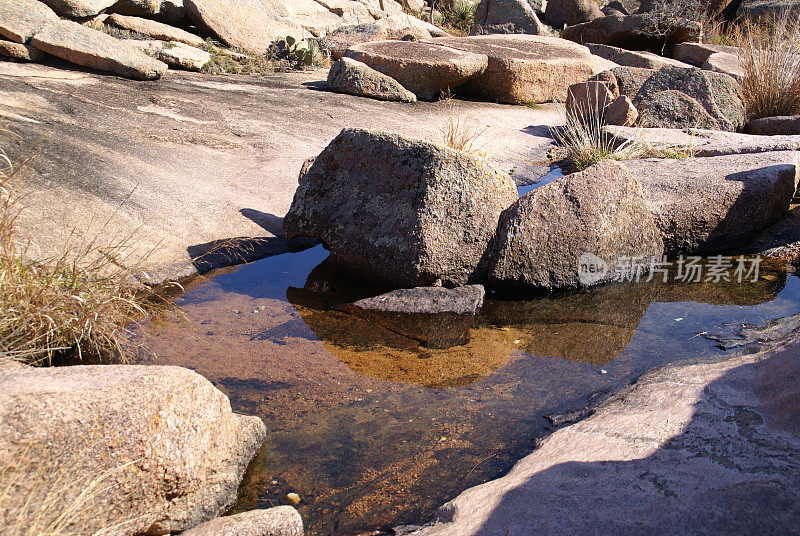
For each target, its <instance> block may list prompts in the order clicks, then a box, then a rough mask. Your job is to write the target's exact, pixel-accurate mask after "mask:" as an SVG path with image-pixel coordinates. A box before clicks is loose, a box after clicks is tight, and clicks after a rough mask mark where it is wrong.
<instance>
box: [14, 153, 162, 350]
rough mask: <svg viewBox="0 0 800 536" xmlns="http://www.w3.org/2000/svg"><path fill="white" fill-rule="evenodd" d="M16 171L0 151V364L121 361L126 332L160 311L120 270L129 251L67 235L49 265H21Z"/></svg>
mask: <svg viewBox="0 0 800 536" xmlns="http://www.w3.org/2000/svg"><path fill="white" fill-rule="evenodd" d="M24 163H25V162H23V163H22V164H16V163H14V162H13V161H12V160H11V159H9V158H8V157H7V156H6V155H5V154H4V153H3V152H2V151H0V282H2V284H0V356H6V357H11V358H14V359H18V360H20V361H24V362H28V363H36V364H53V363H54V362H58V361H61V360H83V359H84V358H95V359H99V360H108V361H112V360H114V361H125V360H126V359H127V358H128V357H129V355H130V354H131V353H132V350H133V349H134V347H135V345H133V343H131V341H130V339H129V336H128V331H127V326H128V325H129V324H130V323H131V322H134V321H135V320H137V319H140V318H142V317H143V316H145V315H146V314H147V313H148V312H150V311H152V310H153V309H154V308H158V307H159V305H163V304H165V301H164V298H161V297H160V295H159V294H157V293H156V292H153V290H152V289H149V288H148V287H144V286H143V285H140V284H135V281H136V279H135V278H134V275H133V274H134V271H133V270H132V269H129V268H126V267H125V266H124V261H125V258H126V256H127V255H128V254H129V253H132V252H133V248H132V246H133V245H134V244H132V243H131V241H130V240H129V239H128V240H122V241H120V242H119V243H116V244H113V245H110V246H108V247H105V246H104V245H103V244H101V238H102V234H101V233H102V229H101V231H100V232H99V233H98V235H97V236H95V237H94V238H91V239H88V240H80V239H78V238H77V237H78V235H79V234H78V233H77V231H75V230H66V231H67V234H68V236H69V237H70V238H68V239H67V241H66V242H67V243H66V244H64V245H63V248H61V249H60V250H59V253H56V254H55V255H53V256H52V257H49V258H47V259H42V260H38V261H34V260H31V259H30V258H29V257H28V247H27V246H26V245H25V244H26V241H25V240H24V239H23V238H21V237H19V236H18V233H17V216H18V214H19V211H20V209H19V207H18V201H19V199H20V197H19V196H18V195H17V194H15V192H14V188H13V183H14V182H15V181H16V180H18V179H19V177H20V174H21V170H22V169H23V164H24Z"/></svg>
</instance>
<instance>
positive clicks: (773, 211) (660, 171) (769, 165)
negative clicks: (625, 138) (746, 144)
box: [625, 152, 800, 254]
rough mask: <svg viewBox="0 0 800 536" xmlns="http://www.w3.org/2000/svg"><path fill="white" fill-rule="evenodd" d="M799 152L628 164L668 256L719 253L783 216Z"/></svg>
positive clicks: (791, 190) (632, 162)
mask: <svg viewBox="0 0 800 536" xmlns="http://www.w3.org/2000/svg"><path fill="white" fill-rule="evenodd" d="M798 162H800V157H799V156H798V155H797V153H794V152H772V153H761V154H747V155H728V156H717V157H709V158H686V159H682V160H675V159H654V158H653V159H645V160H630V161H627V162H625V167H627V168H628V169H629V170H630V172H631V174H632V175H633V176H634V177H636V178H637V179H638V180H639V182H640V183H641V185H642V191H643V194H644V198H645V201H646V203H647V207H648V208H649V209H650V212H652V213H653V215H654V217H655V221H656V223H657V225H658V228H659V230H660V232H661V234H662V236H663V239H664V246H665V250H666V252H667V253H668V254H681V253H684V254H696V253H719V252H722V251H725V250H728V249H732V248H736V247H738V246H741V245H742V244H744V243H745V241H746V240H747V239H748V238H750V237H752V236H753V235H754V234H755V233H756V232H758V231H759V230H761V229H763V228H764V227H766V226H767V225H768V224H769V223H770V222H771V221H772V220H774V219H775V218H777V217H779V216H781V215H782V214H784V213H785V212H786V211H787V210H788V208H789V203H790V201H791V199H792V197H793V195H794V192H795V189H796V187H797V180H798Z"/></svg>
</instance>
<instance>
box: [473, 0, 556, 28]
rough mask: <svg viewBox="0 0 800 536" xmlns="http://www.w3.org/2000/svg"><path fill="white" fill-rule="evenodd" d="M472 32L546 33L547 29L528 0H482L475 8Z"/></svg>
mask: <svg viewBox="0 0 800 536" xmlns="http://www.w3.org/2000/svg"><path fill="white" fill-rule="evenodd" d="M471 33H472V35H485V34H495V33H501V34H502V33H523V34H531V35H545V34H546V30H545V28H544V26H543V25H542V23H541V21H539V17H538V16H537V15H536V12H535V11H534V10H533V8H532V7H531V4H530V2H528V1H527V0H481V1H480V2H479V3H478V6H477V7H476V8H475V22H474V24H473V26H472V32H471Z"/></svg>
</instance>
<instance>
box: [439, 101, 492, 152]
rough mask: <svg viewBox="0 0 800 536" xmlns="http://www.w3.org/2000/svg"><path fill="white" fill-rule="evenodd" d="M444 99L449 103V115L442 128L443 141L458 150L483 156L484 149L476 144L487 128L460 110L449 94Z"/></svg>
mask: <svg viewBox="0 0 800 536" xmlns="http://www.w3.org/2000/svg"><path fill="white" fill-rule="evenodd" d="M443 100H444V101H445V103H446V105H447V112H448V117H447V122H446V123H445V124H444V126H443V127H442V128H441V129H440V132H441V134H442V143H444V144H445V145H446V146H447V147H450V148H451V149H455V150H457V151H463V152H465V153H471V154H474V155H479V156H482V155H483V151H482V150H481V149H480V147H478V146H477V145H476V142H477V141H478V138H480V137H481V136H482V135H483V133H484V132H485V131H486V128H481V127H480V125H478V123H477V121H476V120H475V119H473V118H471V117H468V116H465V115H464V114H462V113H460V112H458V111H457V110H456V107H455V105H454V104H453V99H452V97H451V96H450V95H449V94H448V95H445V96H444V99H443Z"/></svg>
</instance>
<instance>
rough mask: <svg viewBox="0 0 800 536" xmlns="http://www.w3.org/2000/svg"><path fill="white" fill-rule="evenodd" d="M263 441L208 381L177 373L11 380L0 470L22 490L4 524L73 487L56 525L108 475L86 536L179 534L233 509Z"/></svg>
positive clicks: (158, 370)
mask: <svg viewBox="0 0 800 536" xmlns="http://www.w3.org/2000/svg"><path fill="white" fill-rule="evenodd" d="M264 436H265V428H264V425H263V423H262V422H261V420H260V419H258V418H257V417H244V416H239V415H235V414H233V413H232V412H231V407H230V403H229V402H228V399H227V397H226V396H225V395H224V394H222V393H221V392H220V391H218V390H217V389H216V388H215V387H214V386H213V385H212V384H211V382H209V381H208V380H206V379H205V378H203V377H201V376H200V375H198V374H196V373H194V372H192V371H190V370H187V369H183V368H179V367H159V366H125V365H116V366H112V365H107V366H106V365H103V366H73V367H64V368H46V369H44V368H43V369H33V368H25V369H21V370H12V371H7V372H3V373H0V464H1V465H2V466H3V467H7V468H10V469H9V472H8V473H7V474H4V478H8V480H7V481H10V482H12V483H13V484H12V489H11V490H10V493H9V494H8V495H7V496H6V498H5V499H4V503H3V506H4V507H5V508H6V509H7V510H6V517H5V520H6V522H9V523H13V522H14V521H13V520H14V519H15V516H17V515H18V514H19V511H20V510H19V508H20V507H22V505H23V502H24V501H25V500H26V498H28V497H30V495H29V494H30V493H41V492H42V490H47V489H48V488H51V487H52V486H55V485H57V484H56V479H58V478H59V477H61V478H68V479H69V482H70V483H74V486H71V487H70V490H71V491H70V492H67V493H64V494H63V496H62V495H60V494H54V495H55V496H53V495H50V497H51V498H53V499H55V500H57V501H59V502H58V503H57V504H54V505H52V509H51V510H50V511H49V514H48V515H51V516H57V515H59V514H61V513H62V511H63V510H64V508H66V507H68V506H70V505H71V504H74V502H73V501H75V499H76V497H77V494H78V493H80V492H81V491H82V490H84V489H86V488H87V487H88V486H89V485H90V484H91V483H92V482H94V481H95V480H96V479H98V478H102V477H101V475H102V474H103V472H105V471H109V474H108V475H107V477H105V478H104V479H103V480H101V481H100V483H99V488H98V489H99V490H100V491H102V492H101V493H100V494H99V495H97V496H90V499H89V501H88V502H87V503H86V504H85V505H84V506H83V508H82V512H81V513H79V514H78V516H77V517H78V519H76V521H75V523H76V525H77V526H75V527H72V528H74V529H76V532H77V533H80V534H94V533H95V531H97V530H99V529H100V528H105V527H111V526H113V527H114V530H115V532H114V534H119V535H134V534H144V533H147V534H166V533H170V532H179V531H182V530H185V529H188V528H190V527H192V526H194V525H196V524H198V523H201V522H203V521H206V520H209V519H211V518H214V517H216V516H218V515H220V514H221V513H223V512H224V511H225V510H226V509H227V508H228V507H230V506H231V505H232V504H233V502H234V500H235V499H236V491H237V487H238V484H239V481H240V480H241V478H242V476H243V474H244V471H245V469H246V467H247V464H248V463H249V462H250V460H251V459H252V457H253V456H254V455H255V453H256V451H257V450H258V448H259V447H260V446H261V443H262V441H263V440H264ZM5 481H6V480H4V482H5ZM62 484H63V482H62ZM56 489H57V488H56ZM36 498H37V499H38V497H36Z"/></svg>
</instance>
